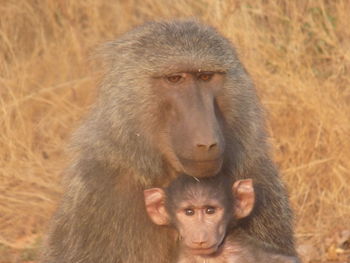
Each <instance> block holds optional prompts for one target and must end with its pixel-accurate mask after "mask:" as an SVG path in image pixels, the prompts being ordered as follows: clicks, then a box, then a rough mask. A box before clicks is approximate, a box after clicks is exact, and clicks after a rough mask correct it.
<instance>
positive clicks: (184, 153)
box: [154, 69, 225, 177]
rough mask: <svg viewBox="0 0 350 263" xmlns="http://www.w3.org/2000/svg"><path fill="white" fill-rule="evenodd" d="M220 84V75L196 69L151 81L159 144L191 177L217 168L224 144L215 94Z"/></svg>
mask: <svg viewBox="0 0 350 263" xmlns="http://www.w3.org/2000/svg"><path fill="white" fill-rule="evenodd" d="M224 82H225V74H224V73H222V72H212V71H201V70H200V69H198V71H197V72H176V73H171V74H167V75H165V76H161V77H159V78H155V83H154V85H155V86H156V87H157V92H159V93H160V96H161V98H162V105H161V109H160V110H161V111H162V112H163V114H162V115H163V120H162V121H163V122H164V126H165V127H164V130H165V132H164V134H163V140H164V141H165V142H164V141H163V142H164V144H166V145H167V146H168V149H171V150H170V151H168V152H167V153H166V154H167V155H172V156H170V158H172V159H173V160H174V159H176V161H177V162H178V164H179V165H180V166H181V168H182V169H181V170H183V171H184V172H185V173H187V174H190V175H192V176H197V177H202V176H209V175H214V174H216V173H217V172H218V171H219V170H220V169H221V165H222V162H223V153H224V148H225V142H224V138H223V132H222V117H221V113H220V111H219V110H218V106H217V95H218V94H219V93H220V91H221V89H222V87H223V84H224ZM169 152H170V153H169ZM168 157H169V156H168Z"/></svg>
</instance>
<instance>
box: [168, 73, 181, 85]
mask: <svg viewBox="0 0 350 263" xmlns="http://www.w3.org/2000/svg"><path fill="white" fill-rule="evenodd" d="M166 79H167V80H168V81H169V82H170V83H177V82H179V81H180V80H181V79H182V76H181V75H173V76H167V77H166Z"/></svg>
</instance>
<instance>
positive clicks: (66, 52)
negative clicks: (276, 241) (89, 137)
mask: <svg viewBox="0 0 350 263" xmlns="http://www.w3.org/2000/svg"><path fill="white" fill-rule="evenodd" d="M174 2H176V4H174ZM349 14H350V1H348V0H339V1H338V0H309V1H306V0H305V1H304V0H300V1H297V0H296V1H287V0H285V1H282V0H279V1H266V0H246V1H243V0H235V1H234V0H231V1H219V0H216V1H214V0H198V1H184V0H178V1H170V0H164V1H156V0H155V1H152V0H129V1H123V0H120V1H110V0H85V1H69V0H43V1H38V0H22V1H18V0H0V262H1V263H5V262H11V263H13V262H34V261H35V260H36V259H37V250H38V249H37V248H38V246H39V244H40V242H41V238H42V236H43V232H45V231H46V227H47V222H48V220H49V218H50V215H51V214H52V212H53V211H54V209H55V205H56V204H57V201H58V200H59V198H60V196H61V192H62V187H61V185H60V181H61V177H60V172H61V171H62V170H63V168H64V166H65V163H66V161H65V159H64V158H67V156H66V154H65V153H64V152H63V149H64V148H65V145H66V142H67V140H68V138H69V134H70V133H71V131H72V130H73V129H74V127H76V126H77V125H78V120H79V119H80V118H81V116H82V115H83V114H84V113H85V112H86V110H87V108H88V106H89V105H90V103H91V101H92V100H93V98H94V91H95V87H96V77H95V75H93V74H92V72H93V70H92V68H93V67H92V66H91V65H92V63H90V59H89V58H90V57H91V53H92V51H93V50H94V48H95V47H96V46H97V45H98V44H99V43H102V42H105V41H106V40H109V39H113V38H115V37H116V36H118V35H119V34H121V33H123V32H125V31H127V30H129V29H130V28H132V27H133V26H135V25H137V24H140V23H142V22H144V21H146V20H150V19H159V18H169V17H179V16H181V17H186V16H197V17H199V18H201V19H202V20H203V21H205V22H208V23H211V24H213V25H214V26H216V27H217V28H219V29H220V31H222V32H223V33H224V34H225V35H226V36H228V37H229V38H230V39H232V41H233V42H234V43H235V44H236V46H237V48H238V51H239V54H240V56H241V59H242V61H243V62H244V64H245V65H246V67H247V69H248V71H249V72H250V73H251V75H252V77H253V79H254V81H255V83H256V86H257V89H258V91H259V95H260V96H261V99H262V101H263V104H264V105H265V107H266V109H267V111H268V118H269V129H270V132H271V137H272V139H271V142H272V143H273V146H274V147H273V149H274V155H275V159H276V161H277V163H278V165H279V166H280V170H281V173H282V176H283V178H284V180H285V181H286V183H287V185H288V187H289V190H290V198H291V201H292V204H293V207H294V209H295V214H296V236H297V240H298V247H299V250H300V252H301V253H302V254H303V255H304V256H303V258H304V261H305V262H309V261H310V262H350V250H349V246H350V234H349V231H350V139H349V136H350V75H349V73H350V26H349V21H350V20H349ZM97 75H98V74H97ZM347 231H348V232H347Z"/></svg>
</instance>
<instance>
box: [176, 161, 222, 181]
mask: <svg viewBox="0 0 350 263" xmlns="http://www.w3.org/2000/svg"><path fill="white" fill-rule="evenodd" d="M180 162H181V164H182V165H183V167H184V172H185V173H186V174H188V175H191V176H195V177H208V176H214V175H216V174H217V173H218V172H219V171H220V170H221V166H222V162H223V159H222V158H217V159H214V160H204V161H196V160H189V159H183V158H180Z"/></svg>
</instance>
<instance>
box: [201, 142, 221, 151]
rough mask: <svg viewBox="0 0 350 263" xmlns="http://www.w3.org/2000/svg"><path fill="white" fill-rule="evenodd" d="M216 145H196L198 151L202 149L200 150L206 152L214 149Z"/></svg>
mask: <svg viewBox="0 0 350 263" xmlns="http://www.w3.org/2000/svg"><path fill="white" fill-rule="evenodd" d="M217 145H218V144H217V143H211V144H201V143H198V144H197V147H198V148H200V149H202V150H207V151H209V150H211V149H213V148H216V146H217Z"/></svg>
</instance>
